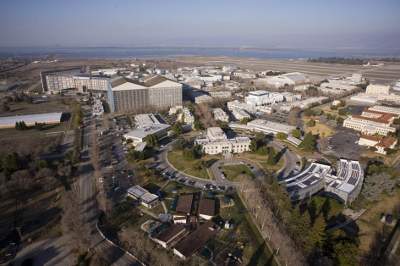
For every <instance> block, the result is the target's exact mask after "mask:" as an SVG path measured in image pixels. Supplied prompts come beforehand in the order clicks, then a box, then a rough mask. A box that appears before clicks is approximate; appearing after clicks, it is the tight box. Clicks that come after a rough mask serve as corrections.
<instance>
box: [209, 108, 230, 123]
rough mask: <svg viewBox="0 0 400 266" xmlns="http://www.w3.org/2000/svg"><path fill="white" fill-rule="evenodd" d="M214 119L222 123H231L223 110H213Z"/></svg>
mask: <svg viewBox="0 0 400 266" xmlns="http://www.w3.org/2000/svg"><path fill="white" fill-rule="evenodd" d="M213 115H214V119H215V120H217V121H221V122H229V116H228V115H227V114H226V113H225V112H224V110H222V109H221V108H214V109H213Z"/></svg>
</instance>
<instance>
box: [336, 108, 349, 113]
mask: <svg viewBox="0 0 400 266" xmlns="http://www.w3.org/2000/svg"><path fill="white" fill-rule="evenodd" d="M338 114H339V115H347V110H346V108H340V109H339V110H338Z"/></svg>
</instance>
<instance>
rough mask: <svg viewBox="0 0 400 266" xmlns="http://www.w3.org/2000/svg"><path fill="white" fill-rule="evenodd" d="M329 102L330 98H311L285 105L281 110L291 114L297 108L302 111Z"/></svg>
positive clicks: (280, 107) (281, 106)
mask: <svg viewBox="0 0 400 266" xmlns="http://www.w3.org/2000/svg"><path fill="white" fill-rule="evenodd" d="M326 100H328V97H324V96H321V97H310V98H307V99H304V100H301V101H295V102H291V103H289V102H288V103H283V104H282V105H280V106H279V110H281V111H284V112H290V110H292V109H293V108H295V107H298V108H300V109H302V110H304V109H307V108H310V107H312V106H314V105H318V104H321V103H323V101H326Z"/></svg>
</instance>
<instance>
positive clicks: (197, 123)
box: [193, 119, 204, 130]
mask: <svg viewBox="0 0 400 266" xmlns="http://www.w3.org/2000/svg"><path fill="white" fill-rule="evenodd" d="M193 126H194V129H196V130H203V129H204V126H203V124H202V123H201V122H200V121H199V120H198V119H196V120H194V123H193Z"/></svg>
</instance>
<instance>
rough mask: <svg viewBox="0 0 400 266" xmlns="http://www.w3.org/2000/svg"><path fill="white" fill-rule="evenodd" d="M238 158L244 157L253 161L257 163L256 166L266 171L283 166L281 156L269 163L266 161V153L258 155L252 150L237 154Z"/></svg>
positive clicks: (272, 170)
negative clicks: (272, 163) (276, 161)
mask: <svg viewBox="0 0 400 266" xmlns="http://www.w3.org/2000/svg"><path fill="white" fill-rule="evenodd" d="M238 157H239V158H244V159H247V160H250V161H253V162H255V163H257V164H258V166H260V167H262V168H263V169H264V171H266V172H276V171H278V170H279V169H281V168H282V166H283V159H282V157H281V158H280V160H279V161H278V163H276V164H274V165H271V164H268V163H267V160H268V156H267V155H259V154H256V153H253V152H246V153H242V154H240V155H239V156H238Z"/></svg>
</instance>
